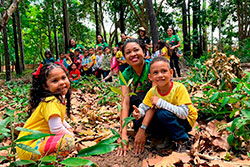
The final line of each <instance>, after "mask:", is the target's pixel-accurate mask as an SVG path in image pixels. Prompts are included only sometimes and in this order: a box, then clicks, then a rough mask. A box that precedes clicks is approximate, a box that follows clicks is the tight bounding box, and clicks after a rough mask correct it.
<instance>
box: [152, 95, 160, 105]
mask: <svg viewBox="0 0 250 167" xmlns="http://www.w3.org/2000/svg"><path fill="white" fill-rule="evenodd" d="M158 100H159V97H157V96H156V95H154V96H153V97H152V98H151V104H152V105H153V106H155V105H156V104H157V102H158Z"/></svg>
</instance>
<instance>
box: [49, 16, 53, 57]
mask: <svg viewBox="0 0 250 167" xmlns="http://www.w3.org/2000/svg"><path fill="white" fill-rule="evenodd" d="M49 22H50V21H49ZM48 34H49V49H50V51H51V53H52V55H54V54H53V42H52V39H51V28H50V24H48Z"/></svg>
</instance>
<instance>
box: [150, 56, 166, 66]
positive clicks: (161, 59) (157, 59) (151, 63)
mask: <svg viewBox="0 0 250 167" xmlns="http://www.w3.org/2000/svg"><path fill="white" fill-rule="evenodd" d="M158 61H163V62H165V63H167V64H168V67H169V68H170V64H169V61H168V59H167V58H166V57H163V56H158V57H155V58H153V59H152V61H151V62H150V67H151V66H152V65H153V64H154V63H156V62H158Z"/></svg>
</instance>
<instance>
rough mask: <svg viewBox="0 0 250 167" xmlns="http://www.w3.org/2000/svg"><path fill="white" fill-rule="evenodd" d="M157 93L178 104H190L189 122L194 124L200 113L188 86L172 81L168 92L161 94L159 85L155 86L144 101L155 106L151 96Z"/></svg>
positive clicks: (164, 98) (150, 105)
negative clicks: (194, 105) (193, 103)
mask: <svg viewBox="0 0 250 167" xmlns="http://www.w3.org/2000/svg"><path fill="white" fill-rule="evenodd" d="M154 95H156V96H157V97H159V98H161V99H163V100H165V101H167V102H169V103H171V104H173V105H177V106H181V105H183V104H185V105H188V108H189V114H188V118H187V119H188V122H189V124H190V125H191V127H193V126H194V123H195V121H196V119H197V117H198V113H197V110H196V108H194V107H193V105H192V101H191V99H190V97H189V94H188V91H187V89H186V87H185V86H184V85H183V84H182V83H179V82H171V88H170V90H169V92H168V93H166V94H165V95H163V94H161V93H160V92H159V90H158V88H157V86H154V87H153V88H151V89H150V90H149V91H148V93H147V95H146V96H145V98H144V100H143V103H144V104H146V105H147V106H149V107H153V105H152V103H151V98H152V97H153V96H154Z"/></svg>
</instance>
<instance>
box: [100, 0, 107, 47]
mask: <svg viewBox="0 0 250 167" xmlns="http://www.w3.org/2000/svg"><path fill="white" fill-rule="evenodd" d="M99 11H100V16H101V19H100V22H101V25H102V28H103V37H104V41H106V42H107V36H106V30H105V26H104V17H103V12H102V0H100V2H99Z"/></svg>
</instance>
